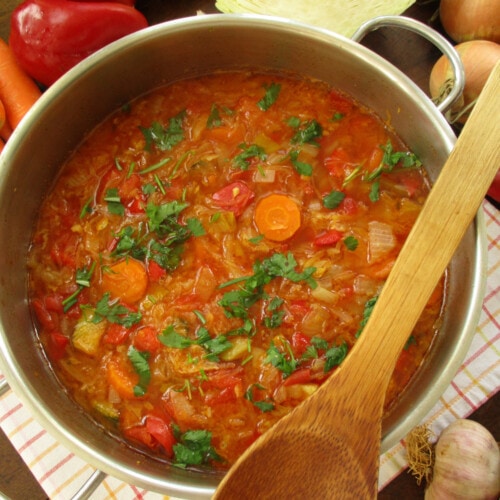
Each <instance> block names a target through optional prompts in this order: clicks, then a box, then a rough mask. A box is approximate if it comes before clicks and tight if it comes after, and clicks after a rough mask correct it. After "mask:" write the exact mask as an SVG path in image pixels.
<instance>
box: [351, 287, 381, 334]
mask: <svg viewBox="0 0 500 500" xmlns="http://www.w3.org/2000/svg"><path fill="white" fill-rule="evenodd" d="M377 299H378V297H377V296H375V297H372V298H371V299H369V300H367V301H366V303H365V308H364V310H363V318H362V320H361V321H360V323H359V329H358V331H357V332H356V338H358V337H359V336H360V335H361V333H362V331H363V328H364V327H365V326H366V323H368V320H369V319H370V314H371V313H372V311H373V308H374V307H375V304H376V303H377Z"/></svg>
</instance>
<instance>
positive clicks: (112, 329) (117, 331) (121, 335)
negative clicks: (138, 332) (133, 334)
mask: <svg viewBox="0 0 500 500" xmlns="http://www.w3.org/2000/svg"><path fill="white" fill-rule="evenodd" d="M129 333H130V330H129V329H128V328H125V327H124V326H123V325H119V324H118V323H110V324H109V325H108V327H107V328H106V333H105V334H104V336H103V338H102V340H103V342H106V343H107V344H113V345H120V344H123V343H124V342H125V340H127V338H128V336H129Z"/></svg>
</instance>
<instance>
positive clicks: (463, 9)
mask: <svg viewBox="0 0 500 500" xmlns="http://www.w3.org/2000/svg"><path fill="white" fill-rule="evenodd" d="M439 17H440V19H441V24H442V25H443V28H444V30H445V31H446V33H448V35H449V36H450V37H451V38H452V39H453V40H455V42H466V41H468V40H491V41H493V42H497V43H500V2H499V1H498V0H441V3H440V4H439Z"/></svg>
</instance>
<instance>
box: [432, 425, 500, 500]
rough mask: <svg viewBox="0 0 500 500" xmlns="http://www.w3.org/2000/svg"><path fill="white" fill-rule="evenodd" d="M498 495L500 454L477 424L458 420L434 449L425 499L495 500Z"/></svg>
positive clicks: (494, 442) (493, 441)
mask: <svg viewBox="0 0 500 500" xmlns="http://www.w3.org/2000/svg"><path fill="white" fill-rule="evenodd" d="M499 494H500V451H499V448H498V444H497V442H496V441H495V438H494V437H493V436H492V435H491V433H490V432H489V431H488V430H487V429H485V428H484V427H483V426H482V425H481V424H478V423H477V422H474V421H472V420H467V419H459V420H456V421H455V422H453V423H452V424H450V425H449V426H448V427H447V428H446V429H445V430H444V431H443V432H442V433H441V436H440V438H439V440H438V442H437V444H436V447H435V462H434V469H433V478H432V482H431V483H430V485H429V487H428V488H427V490H426V492H425V499H426V500H490V499H491V500H496V499H498V497H499Z"/></svg>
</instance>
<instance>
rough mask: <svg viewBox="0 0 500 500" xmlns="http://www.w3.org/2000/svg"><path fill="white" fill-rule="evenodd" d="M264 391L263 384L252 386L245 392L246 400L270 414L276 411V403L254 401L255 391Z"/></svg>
mask: <svg viewBox="0 0 500 500" xmlns="http://www.w3.org/2000/svg"><path fill="white" fill-rule="evenodd" d="M255 389H257V390H264V389H265V388H264V387H263V386H262V385H261V384H252V385H251V386H250V387H249V388H248V389H247V391H246V392H245V399H246V400H248V401H250V402H251V403H252V404H253V405H254V406H256V407H257V408H259V410H260V411H262V412H264V413H265V412H268V411H273V410H274V403H271V402H270V401H255V399H254V395H253V393H254V390H255Z"/></svg>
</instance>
